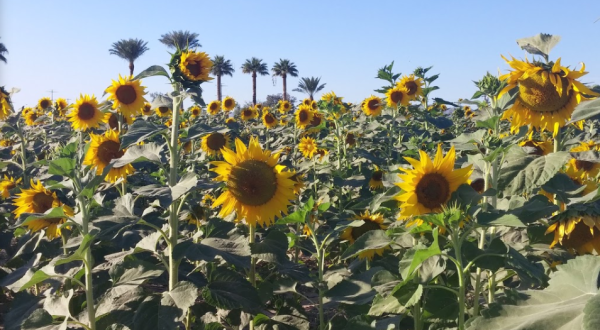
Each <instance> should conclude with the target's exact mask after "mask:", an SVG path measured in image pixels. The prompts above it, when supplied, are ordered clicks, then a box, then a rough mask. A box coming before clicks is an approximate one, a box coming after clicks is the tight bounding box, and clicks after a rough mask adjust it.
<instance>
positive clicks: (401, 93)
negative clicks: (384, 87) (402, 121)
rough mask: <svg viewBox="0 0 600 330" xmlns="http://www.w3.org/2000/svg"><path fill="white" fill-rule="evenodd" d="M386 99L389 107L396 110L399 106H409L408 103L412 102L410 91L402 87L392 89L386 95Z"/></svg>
mask: <svg viewBox="0 0 600 330" xmlns="http://www.w3.org/2000/svg"><path fill="white" fill-rule="evenodd" d="M385 97H386V100H387V105H388V107H390V108H395V107H397V106H399V105H402V106H407V105H408V102H409V101H410V97H409V96H408V91H407V90H406V89H405V88H402V87H400V86H396V87H394V88H390V89H389V90H388V91H387V93H385Z"/></svg>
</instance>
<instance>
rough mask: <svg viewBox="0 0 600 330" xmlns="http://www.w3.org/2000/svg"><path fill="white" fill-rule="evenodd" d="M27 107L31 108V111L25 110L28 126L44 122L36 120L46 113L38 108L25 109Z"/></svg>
mask: <svg viewBox="0 0 600 330" xmlns="http://www.w3.org/2000/svg"><path fill="white" fill-rule="evenodd" d="M27 109H29V110H30V111H27V112H25V124H26V125H27V126H35V125H41V124H42V122H36V120H38V118H40V117H41V116H43V115H44V114H43V113H41V112H40V111H38V110H33V109H31V108H26V109H25V110H27Z"/></svg>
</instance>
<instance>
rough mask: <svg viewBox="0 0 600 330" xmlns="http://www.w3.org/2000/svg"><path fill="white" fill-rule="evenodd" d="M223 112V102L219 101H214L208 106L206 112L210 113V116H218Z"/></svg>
mask: <svg viewBox="0 0 600 330" xmlns="http://www.w3.org/2000/svg"><path fill="white" fill-rule="evenodd" d="M220 111H221V102H219V101H216V100H215V101H212V102H210V103H209V104H208V106H207V107H206V112H208V113H209V114H211V115H213V116H216V115H218V114H219V112H220Z"/></svg>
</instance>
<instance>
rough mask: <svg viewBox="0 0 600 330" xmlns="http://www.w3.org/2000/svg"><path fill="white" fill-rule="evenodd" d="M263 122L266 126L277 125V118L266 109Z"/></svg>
mask: <svg viewBox="0 0 600 330" xmlns="http://www.w3.org/2000/svg"><path fill="white" fill-rule="evenodd" d="M262 122H263V125H265V127H266V128H273V127H277V118H275V116H274V115H273V114H272V113H270V112H266V111H265V112H264V113H263V116H262Z"/></svg>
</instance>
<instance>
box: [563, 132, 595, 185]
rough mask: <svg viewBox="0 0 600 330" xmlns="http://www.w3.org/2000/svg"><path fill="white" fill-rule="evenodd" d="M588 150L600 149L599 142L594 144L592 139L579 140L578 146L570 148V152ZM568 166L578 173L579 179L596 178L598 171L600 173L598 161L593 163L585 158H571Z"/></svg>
mask: <svg viewBox="0 0 600 330" xmlns="http://www.w3.org/2000/svg"><path fill="white" fill-rule="evenodd" d="M589 150H593V151H600V144H596V142H594V141H589V142H581V143H580V145H579V146H577V147H574V148H572V149H571V152H583V151H589ZM568 166H569V167H571V168H573V170H574V171H576V172H578V173H580V174H579V175H580V179H581V180H585V179H591V178H596V177H597V176H598V173H600V163H594V162H590V161H587V160H579V159H576V158H572V159H571V160H569V163H568Z"/></svg>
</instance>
